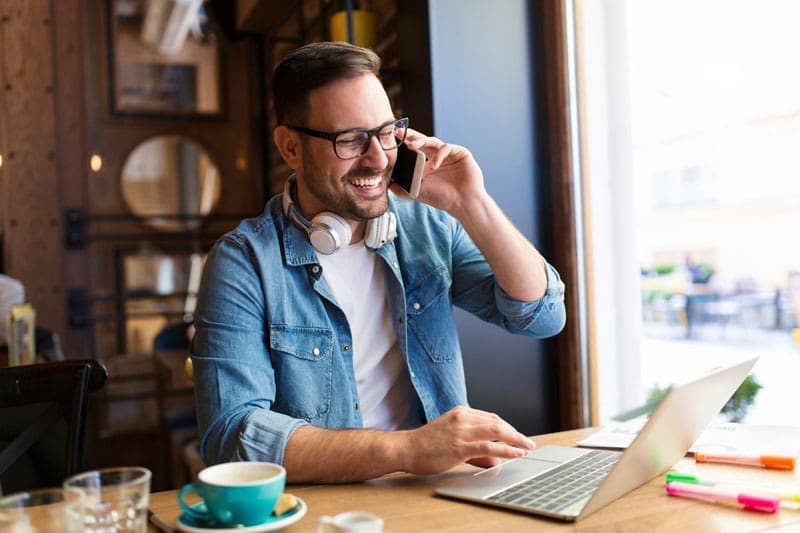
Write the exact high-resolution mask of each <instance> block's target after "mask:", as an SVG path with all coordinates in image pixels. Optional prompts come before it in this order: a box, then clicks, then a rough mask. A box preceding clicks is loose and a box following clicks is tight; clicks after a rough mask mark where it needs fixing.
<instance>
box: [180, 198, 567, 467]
mask: <svg viewBox="0 0 800 533" xmlns="http://www.w3.org/2000/svg"><path fill="white" fill-rule="evenodd" d="M390 209H391V210H392V211H393V212H394V213H395V215H396V217H397V237H396V238H395V239H394V240H393V241H390V242H388V243H386V244H384V245H383V246H382V247H381V248H379V249H378V250H376V251H375V253H377V254H378V255H379V256H380V257H381V259H382V261H381V263H382V267H383V270H384V279H385V283H386V294H387V299H388V305H389V310H390V313H391V317H392V321H393V324H394V329H395V334H396V336H397V341H398V343H399V344H400V347H401V350H402V353H403V354H404V355H405V358H406V362H407V364H408V370H409V374H410V376H411V381H412V383H413V386H414V389H415V390H416V393H417V395H418V397H419V404H418V406H417V407H418V409H419V410H420V418H421V419H423V420H426V421H430V420H433V419H434V418H436V417H438V416H439V415H441V414H443V413H445V412H446V411H448V410H449V409H451V408H452V407H454V406H456V405H466V404H467V396H466V386H465V381H464V370H463V365H462V359H461V348H460V346H459V342H458V336H457V331H456V326H455V322H454V319H453V313H452V306H453V305H456V306H459V307H461V308H462V309H464V310H466V311H469V312H471V313H473V314H475V315H477V316H478V317H480V318H482V319H484V320H486V321H488V322H491V323H494V324H497V325H498V326H500V327H502V328H504V329H506V330H508V331H509V332H512V333H519V334H523V335H528V336H531V337H537V338H544V337H549V336H552V335H555V334H556V333H558V332H559V331H560V330H561V329H562V328H563V326H564V322H565V319H566V314H565V308H564V284H563V283H562V282H561V279H560V278H559V275H558V273H557V272H556V270H555V269H554V268H553V267H552V266H550V265H549V264H548V265H546V269H547V278H548V283H547V291H546V294H545V295H544V296H543V297H542V298H541V299H540V300H538V301H534V302H521V301H518V300H515V299H514V298H511V297H510V296H509V295H507V294H506V293H505V292H503V290H502V289H501V288H500V287H499V286H498V285H497V284H496V283H495V279H494V276H493V274H492V271H491V269H490V268H489V265H488V263H487V262H486V260H485V259H484V257H483V255H482V254H481V252H480V251H479V250H478V249H477V247H476V246H475V244H474V243H473V242H472V240H471V239H470V237H469V236H468V235H467V233H466V231H465V230H464V228H463V227H462V226H461V224H460V223H459V222H458V221H457V220H456V219H455V218H454V217H452V216H450V215H449V214H447V213H445V212H443V211H440V210H437V209H434V208H431V207H430V206H427V205H425V204H422V203H419V202H415V201H411V200H404V199H398V198H396V197H394V195H391V194H390ZM195 327H196V332H195V337H194V340H193V343H192V361H193V364H194V381H195V397H196V406H197V413H198V421H199V426H200V427H199V429H200V434H201V437H202V438H201V453H202V456H203V459H204V460H205V462H206V464H214V463H219V462H223V461H230V460H260V461H271V462H277V463H282V461H283V453H284V449H285V447H286V443H287V441H288V440H289V437H290V436H291V435H292V433H293V432H294V431H295V430H296V429H297V428H298V427H299V426H301V425H303V424H313V425H315V426H318V427H324V428H338V429H342V428H360V427H362V419H361V410H360V409H359V403H358V402H359V399H358V394H357V391H356V382H355V376H354V372H353V357H352V356H353V353H352V350H351V346H352V336H351V332H350V329H349V327H348V323H347V320H346V318H345V315H344V313H343V312H342V310H341V309H340V308H339V306H338V305H337V304H336V301H335V299H334V298H333V296H332V294H331V291H330V289H329V288H328V287H327V285H326V283H325V281H324V280H323V277H322V267H321V266H320V265H319V263H318V261H317V255H316V252H315V251H314V249H313V248H312V246H311V244H310V243H309V242H308V238H307V236H306V234H305V231H304V230H303V229H301V228H298V227H297V226H295V225H294V224H293V223H292V222H291V221H290V220H289V219H288V218H287V217H286V216H285V215H284V213H283V211H282V207H281V196H280V195H278V196H276V197H275V198H273V199H271V200H270V201H269V202H268V203H267V207H266V210H265V212H264V214H262V215H261V216H260V217H258V218H253V219H248V220H244V221H242V222H241V224H240V225H239V226H238V227H237V228H236V229H235V230H233V231H231V232H230V233H228V234H226V235H224V236H223V237H222V238H221V239H220V240H219V241H218V242H217V243H216V244H215V245H214V247H213V248H212V250H211V252H210V253H209V255H208V259H207V262H206V266H205V269H204V272H203V280H202V283H201V288H200V293H199V296H198V306H197V310H196V313H195Z"/></svg>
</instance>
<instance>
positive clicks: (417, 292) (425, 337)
mask: <svg viewBox="0 0 800 533" xmlns="http://www.w3.org/2000/svg"><path fill="white" fill-rule="evenodd" d="M406 314H407V316H408V325H409V328H410V330H411V331H412V332H413V333H414V336H415V337H416V338H417V340H418V341H419V343H420V345H421V346H422V349H423V350H424V351H425V353H427V354H428V357H429V358H430V359H431V361H433V362H436V363H446V362H450V361H452V360H453V359H455V357H456V354H458V352H459V349H458V333H457V331H456V326H455V321H454V320H453V303H452V301H451V300H450V279H449V276H448V271H447V270H446V269H445V268H444V267H443V266H442V267H439V268H437V269H435V270H432V271H430V272H429V273H428V274H426V275H425V276H423V277H422V278H420V279H418V280H416V282H415V283H414V284H413V285H412V286H411V287H410V288H409V289H408V291H407V292H406Z"/></svg>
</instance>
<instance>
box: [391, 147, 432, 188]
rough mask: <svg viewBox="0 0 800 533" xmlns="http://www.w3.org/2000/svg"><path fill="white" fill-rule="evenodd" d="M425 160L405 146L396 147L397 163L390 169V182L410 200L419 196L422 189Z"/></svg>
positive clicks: (418, 152)
mask: <svg viewBox="0 0 800 533" xmlns="http://www.w3.org/2000/svg"><path fill="white" fill-rule="evenodd" d="M426 160H427V158H426V157H425V154H423V153H422V152H421V151H419V150H412V149H410V148H409V147H408V146H406V145H405V144H401V145H400V146H398V147H397V161H395V163H394V169H392V181H395V182H397V184H398V185H400V186H401V187H402V188H403V189H405V191H406V192H407V193H408V195H409V196H410V197H412V198H416V197H417V196H419V189H420V187H422V170H423V169H424V168H425V161H426Z"/></svg>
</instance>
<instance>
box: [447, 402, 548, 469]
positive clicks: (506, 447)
mask: <svg viewBox="0 0 800 533" xmlns="http://www.w3.org/2000/svg"><path fill="white" fill-rule="evenodd" d="M445 416H448V417H450V418H451V419H452V421H451V423H450V425H451V426H452V427H451V431H452V432H453V433H452V435H453V437H454V439H455V440H456V442H457V446H458V447H459V448H461V453H462V454H464V456H465V457H467V458H473V457H480V456H486V457H501V458H512V457H520V456H522V455H525V454H527V453H528V452H529V451H530V450H532V449H534V448H535V447H536V445H535V444H534V442H533V441H532V440H530V439H529V438H528V437H526V436H525V435H523V434H522V433H520V432H518V431H517V430H516V429H514V427H513V426H512V425H511V424H509V423H508V422H506V421H505V420H503V419H502V418H500V417H499V416H497V415H496V414H494V413H489V412H486V411H481V410H478V409H470V408H466V407H456V408H455V409H452V410H450V411H448V412H447V413H446V414H445Z"/></svg>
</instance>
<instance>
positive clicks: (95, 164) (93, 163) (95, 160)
mask: <svg viewBox="0 0 800 533" xmlns="http://www.w3.org/2000/svg"><path fill="white" fill-rule="evenodd" d="M89 168H91V169H92V172H100V170H101V169H102V168H103V158H102V157H100V156H99V155H98V154H92V157H91V158H90V159H89Z"/></svg>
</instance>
